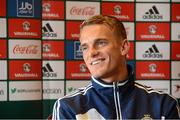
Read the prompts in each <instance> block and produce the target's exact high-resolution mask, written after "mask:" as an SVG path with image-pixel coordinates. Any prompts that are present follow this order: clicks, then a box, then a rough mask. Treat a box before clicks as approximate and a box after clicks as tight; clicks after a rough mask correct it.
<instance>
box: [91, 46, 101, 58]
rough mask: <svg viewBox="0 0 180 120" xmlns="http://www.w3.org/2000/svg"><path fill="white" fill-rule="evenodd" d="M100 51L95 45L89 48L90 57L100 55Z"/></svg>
mask: <svg viewBox="0 0 180 120" xmlns="http://www.w3.org/2000/svg"><path fill="white" fill-rule="evenodd" d="M98 53H99V52H98V50H97V49H96V48H94V47H91V48H90V49H89V56H90V57H96V56H97V55H98Z"/></svg>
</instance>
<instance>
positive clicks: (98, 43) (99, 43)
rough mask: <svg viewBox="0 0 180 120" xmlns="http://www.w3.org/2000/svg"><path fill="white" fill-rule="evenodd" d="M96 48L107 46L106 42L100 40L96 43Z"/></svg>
mask: <svg viewBox="0 0 180 120" xmlns="http://www.w3.org/2000/svg"><path fill="white" fill-rule="evenodd" d="M97 45H98V47H104V46H105V45H107V41H104V40H101V41H98V42H97Z"/></svg>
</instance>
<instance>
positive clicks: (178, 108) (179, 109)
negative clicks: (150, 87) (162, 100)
mask: <svg viewBox="0 0 180 120" xmlns="http://www.w3.org/2000/svg"><path fill="white" fill-rule="evenodd" d="M176 107H177V111H178V115H179V118H180V107H179V105H178V103H177V106H176Z"/></svg>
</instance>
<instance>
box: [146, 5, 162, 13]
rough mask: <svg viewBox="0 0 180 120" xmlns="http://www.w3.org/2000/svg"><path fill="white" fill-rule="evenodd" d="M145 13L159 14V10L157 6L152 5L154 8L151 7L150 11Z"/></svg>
mask: <svg viewBox="0 0 180 120" xmlns="http://www.w3.org/2000/svg"><path fill="white" fill-rule="evenodd" d="M145 14H159V11H158V10H157V8H156V6H152V8H151V9H149V11H148V12H146V13H145Z"/></svg>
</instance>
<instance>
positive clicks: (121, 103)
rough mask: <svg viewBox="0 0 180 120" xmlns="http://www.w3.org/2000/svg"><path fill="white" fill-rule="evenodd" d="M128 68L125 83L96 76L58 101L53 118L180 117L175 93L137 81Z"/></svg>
mask: <svg viewBox="0 0 180 120" xmlns="http://www.w3.org/2000/svg"><path fill="white" fill-rule="evenodd" d="M128 71H129V79H128V80H126V81H124V82H122V83H120V82H114V83H112V84H107V83H104V82H103V81H102V80H99V79H95V78H94V77H92V79H91V81H92V82H91V84H90V85H88V86H87V87H85V88H83V89H79V91H77V92H75V93H73V94H71V95H67V96H65V97H63V98H60V99H58V100H57V101H56V103H55V104H54V109H53V119H55V120H58V119H79V120H81V119H82V120H88V119H89V120H100V119H101V120H107V119H118V120H119V119H142V120H143V119H144V120H145V119H148V120H150V119H162V120H164V119H180V113H179V106H178V103H177V101H176V100H175V99H174V98H173V97H171V96H169V95H168V94H166V93H161V92H158V91H156V90H153V89H151V88H150V87H146V86H143V85H141V84H138V83H136V82H134V75H133V72H132V68H131V67H130V66H128Z"/></svg>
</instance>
